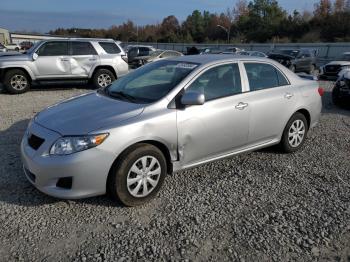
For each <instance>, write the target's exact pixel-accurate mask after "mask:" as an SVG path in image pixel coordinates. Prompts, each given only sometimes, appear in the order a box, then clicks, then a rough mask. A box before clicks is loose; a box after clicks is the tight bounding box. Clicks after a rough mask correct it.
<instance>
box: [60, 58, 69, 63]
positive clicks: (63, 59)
mask: <svg viewBox="0 0 350 262" xmlns="http://www.w3.org/2000/svg"><path fill="white" fill-rule="evenodd" d="M61 61H64V62H68V61H69V59H68V58H61Z"/></svg>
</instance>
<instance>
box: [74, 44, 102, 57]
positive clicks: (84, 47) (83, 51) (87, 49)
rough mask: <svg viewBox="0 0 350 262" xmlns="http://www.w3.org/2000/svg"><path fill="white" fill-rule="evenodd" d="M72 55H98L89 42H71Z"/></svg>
mask: <svg viewBox="0 0 350 262" xmlns="http://www.w3.org/2000/svg"><path fill="white" fill-rule="evenodd" d="M71 44H72V55H96V54H97V53H96V50H95V48H94V47H93V46H92V44H91V43H89V42H71Z"/></svg>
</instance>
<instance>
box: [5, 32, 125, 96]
mask: <svg viewBox="0 0 350 262" xmlns="http://www.w3.org/2000/svg"><path fill="white" fill-rule="evenodd" d="M128 70H129V67H128V63H127V55H126V54H125V52H124V50H123V49H122V48H121V47H120V46H119V44H118V43H117V42H115V41H114V40H112V39H87V38H81V39H78V38H62V39H61V38H57V39H53V40H43V41H40V42H37V43H36V44H35V45H34V46H33V47H32V48H30V49H29V50H28V51H26V52H25V53H24V54H13V53H9V54H6V53H5V54H3V55H0V82H1V83H3V85H4V86H5V88H6V89H7V90H8V92H10V93H12V94H20V93H24V92H26V91H27V90H28V89H30V87H31V84H32V83H34V82H36V83H39V84H43V83H49V82H51V83H52V82H53V83H58V82H59V83H61V82H84V83H86V82H91V83H92V84H93V85H94V86H95V87H96V88H100V87H106V86H108V85H110V84H111V83H112V82H113V81H114V80H115V79H116V78H118V77H121V76H123V75H125V74H127V73H128Z"/></svg>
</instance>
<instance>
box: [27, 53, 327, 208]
mask: <svg viewBox="0 0 350 262" xmlns="http://www.w3.org/2000/svg"><path fill="white" fill-rule="evenodd" d="M322 93H323V92H322V90H321V89H319V87H318V84H317V82H315V81H310V80H303V79H301V78H299V77H298V76H296V75H295V74H294V73H293V72H291V71H290V70H288V69H287V68H285V67H283V66H281V65H280V64H278V63H276V62H274V61H272V60H269V59H265V58H256V57H243V56H242V57H239V56H235V57H233V56H231V55H227V56H225V55H206V56H186V57H177V58H171V59H165V60H161V61H157V62H153V63H150V64H148V65H145V66H143V67H141V68H139V69H137V70H135V71H133V72H132V73H130V74H128V75H126V76H125V77H123V78H120V79H118V80H117V81H115V82H114V83H113V84H112V85H111V86H109V87H106V88H103V89H100V90H98V91H97V92H92V93H88V94H85V95H81V96H78V97H75V98H71V99H68V100H66V101H63V102H61V103H58V104H56V105H53V106H51V107H48V108H47V109H45V110H43V111H42V112H40V113H39V114H37V115H36V116H35V117H34V119H33V120H32V121H31V122H30V124H29V126H28V128H27V130H26V133H25V135H24V137H23V140H22V143H21V155H22V160H23V167H24V172H25V175H26V177H27V178H28V180H29V181H30V182H31V183H32V184H33V185H34V186H35V187H36V188H38V189H39V190H40V191H42V192H44V193H46V194H49V195H51V196H54V197H59V198H83V197H90V196H96V195H102V194H105V193H106V192H109V193H110V195H111V196H112V197H113V198H114V199H118V200H119V201H121V202H122V203H123V204H125V205H127V206H136V205H141V204H144V203H145V202H147V201H149V200H150V199H151V198H153V197H154V196H155V195H156V194H157V192H158V191H159V190H160V188H161V186H162V184H163V181H164V178H165V176H166V174H169V173H172V172H175V171H179V170H183V169H186V168H190V167H195V166H198V165H200V164H204V163H207V162H210V161H214V160H217V159H221V158H224V157H230V156H233V155H235V154H239V153H243V152H248V151H251V150H257V149H259V148H264V147H269V146H272V145H276V144H280V146H281V148H282V149H283V150H284V151H285V152H289V153H290V152H295V151H297V150H299V149H300V148H301V147H302V146H303V144H304V142H305V139H306V137H307V133H308V131H309V130H310V128H312V127H314V126H315V125H316V124H317V122H318V119H319V116H320V112H321V97H320V96H321V95H322ZM179 175H180V174H179ZM183 179H186V177H185V176H184V177H183ZM189 194H190V192H189Z"/></svg>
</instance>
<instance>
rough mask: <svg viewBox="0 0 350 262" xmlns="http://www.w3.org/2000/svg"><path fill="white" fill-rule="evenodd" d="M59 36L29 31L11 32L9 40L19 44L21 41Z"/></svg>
mask: <svg viewBox="0 0 350 262" xmlns="http://www.w3.org/2000/svg"><path fill="white" fill-rule="evenodd" d="M53 38H60V37H59V36H51V35H45V34H30V33H28V34H27V33H11V40H12V43H14V44H20V43H21V42H27V41H29V42H32V43H35V42H38V41H40V40H44V39H53Z"/></svg>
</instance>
